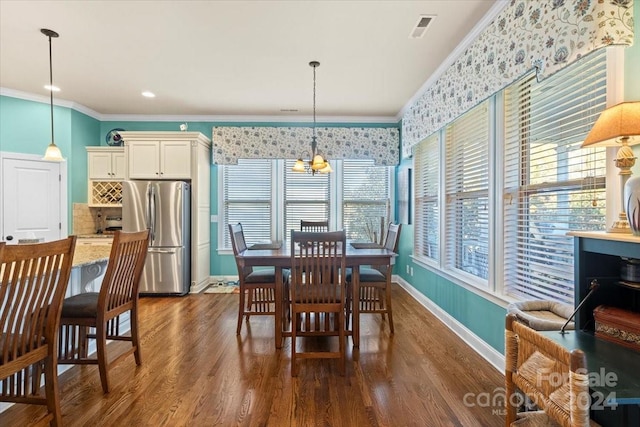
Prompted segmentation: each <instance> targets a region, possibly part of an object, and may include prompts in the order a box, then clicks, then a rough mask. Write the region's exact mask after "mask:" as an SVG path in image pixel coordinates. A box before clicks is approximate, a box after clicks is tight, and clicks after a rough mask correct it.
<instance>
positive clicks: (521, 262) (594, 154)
mask: <svg viewBox="0 0 640 427" xmlns="http://www.w3.org/2000/svg"><path fill="white" fill-rule="evenodd" d="M504 99H505V116H506V117H505V125H506V126H505V127H506V129H505V154H504V156H505V158H504V164H505V167H504V235H505V236H504V266H505V267H504V284H505V293H506V294H509V295H513V296H516V297H519V298H526V299H549V300H555V301H561V302H565V303H569V304H573V290H574V270H573V251H574V247H573V237H568V236H566V232H567V231H569V230H601V229H603V228H604V216H605V206H604V200H605V179H604V177H605V150H604V149H602V148H600V149H593V148H592V149H581V148H580V146H581V144H582V141H583V140H584V138H585V137H586V135H587V133H588V132H589V130H590V129H591V127H592V126H593V124H594V123H595V121H596V119H597V118H598V115H599V114H600V112H601V111H602V110H603V109H604V108H605V104H606V52H605V50H604V49H601V50H598V51H596V52H593V53H592V54H591V55H589V56H587V57H585V58H583V59H582V60H580V61H579V62H576V63H575V64H573V65H571V66H569V67H567V68H566V69H564V70H563V71H562V72H559V73H556V74H555V75H553V76H551V77H549V78H547V79H545V80H544V81H542V82H540V83H537V82H536V80H535V77H534V76H533V75H531V76H528V77H526V78H524V79H523V80H522V81H520V82H517V83H515V84H513V85H512V86H511V87H509V88H508V89H507V90H505V96H504Z"/></svg>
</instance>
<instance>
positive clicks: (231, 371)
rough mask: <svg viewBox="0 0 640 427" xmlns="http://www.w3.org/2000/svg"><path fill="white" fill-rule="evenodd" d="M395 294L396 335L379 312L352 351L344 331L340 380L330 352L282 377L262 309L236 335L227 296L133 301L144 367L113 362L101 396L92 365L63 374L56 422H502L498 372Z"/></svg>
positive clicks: (30, 412) (14, 411) (26, 410)
mask: <svg viewBox="0 0 640 427" xmlns="http://www.w3.org/2000/svg"><path fill="white" fill-rule="evenodd" d="M393 302H394V322H395V330H396V332H395V335H393V336H390V335H389V330H388V327H387V325H386V323H383V321H382V320H381V317H380V316H379V315H373V314H367V315H363V316H362V319H361V324H362V327H361V338H360V350H359V352H358V351H357V350H353V348H352V343H351V339H350V338H349V339H348V345H347V348H348V355H347V356H348V358H347V373H346V375H345V376H344V377H342V376H340V375H339V373H338V366H337V362H336V361H335V360H320V361H319V360H309V361H300V362H299V363H300V370H299V376H298V377H297V378H292V377H291V376H290V367H291V361H290V345H291V344H290V340H289V339H286V341H285V344H284V346H283V349H282V350H281V351H276V350H275V347H274V342H273V319H272V318H270V317H252V318H251V320H250V323H249V324H248V325H247V323H245V324H244V325H243V329H242V334H241V336H240V337H237V336H236V334H235V329H236V327H235V322H236V313H237V304H238V296H237V295H234V294H199V295H188V296H185V297H182V298H164V297H163V298H153V297H148V298H143V299H142V300H141V313H140V320H141V337H142V351H143V353H142V358H143V363H142V366H140V367H136V365H135V362H134V359H133V357H132V356H131V357H130V358H129V360H128V361H126V362H123V363H121V364H119V365H117V366H116V367H115V368H114V369H113V370H111V371H110V379H111V387H112V391H111V392H110V393H109V394H106V395H105V394H103V393H102V389H101V386H100V379H99V376H98V371H97V367H96V366H82V367H80V366H74V367H72V368H71V369H70V370H69V371H67V372H65V373H63V374H62V375H61V376H60V393H61V401H62V420H63V423H64V425H65V426H69V427H72V426H125V425H128V426H345V427H346V426H349V427H351V426H416V427H417V426H420V427H424V426H465V427H466V426H501V425H504V417H503V415H502V408H501V407H500V406H497V407H494V406H491V399H493V398H494V397H495V396H496V395H497V394H499V393H500V392H501V391H502V387H503V386H504V377H503V375H502V374H501V373H500V372H498V371H497V370H495V369H494V368H493V367H492V366H491V365H489V363H487V362H486V361H485V360H484V359H482V358H481V357H480V356H478V355H477V354H476V353H475V352H474V351H473V350H472V349H471V348H469V347H468V346H467V345H466V344H465V343H464V342H463V341H462V340H460V339H459V338H458V337H457V336H456V335H455V334H453V333H452V332H450V331H449V330H448V329H447V328H446V327H445V326H444V325H443V324H442V323H440V321H438V320H437V319H436V318H435V317H434V316H433V315H432V314H431V313H429V312H428V311H427V310H425V309H424V308H423V307H422V306H420V305H419V304H418V303H417V302H416V301H415V300H413V299H412V298H411V297H410V296H409V295H408V294H407V293H406V292H405V291H404V290H403V289H402V288H400V287H399V286H397V285H395V284H394V288H393ZM118 344H120V343H118ZM314 344H315V345H318V344H319V343H314ZM110 345H114V344H110ZM498 405H499V404H498ZM41 411H42V409H41V408H36V407H34V406H28V405H14V406H13V407H11V408H9V409H7V410H6V411H5V412H3V413H1V414H0V425H1V426H4V427H8V426H27V425H30V424H31V423H32V422H33V420H34V419H37V418H38V416H39V415H40V414H42V412H41Z"/></svg>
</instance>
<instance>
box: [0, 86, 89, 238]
mask: <svg viewBox="0 0 640 427" xmlns="http://www.w3.org/2000/svg"><path fill="white" fill-rule="evenodd" d="M53 122H54V138H55V142H56V145H57V146H58V147H60V150H61V151H62V155H63V157H64V158H65V159H66V161H67V184H68V186H67V191H68V194H69V210H68V214H69V217H68V224H69V230H71V229H72V214H73V209H72V203H80V202H86V201H87V152H86V150H85V149H84V147H85V145H96V144H95V142H96V141H98V139H97V136H98V132H99V131H100V122H99V121H98V120H96V119H93V118H91V117H89V116H87V115H85V114H82V113H80V112H78V111H76V110H72V109H70V108H66V107H60V106H55V105H54V107H53ZM50 142H51V108H50V104H48V103H43V102H34V101H27V100H23V99H18V98H12V97H8V96H0V151H6V152H12V153H22V154H37V155H44V152H45V150H46V148H47V145H49V143H50Z"/></svg>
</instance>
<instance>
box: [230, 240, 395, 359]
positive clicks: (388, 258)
mask: <svg viewBox="0 0 640 427" xmlns="http://www.w3.org/2000/svg"><path fill="white" fill-rule="evenodd" d="M355 246H357V247H355ZM374 246H375V245H370V244H369V245H366V244H365V245H359V244H357V243H351V242H347V247H346V251H345V252H346V254H345V258H346V265H347V267H349V268H351V269H352V274H351V277H352V279H351V280H352V286H353V311H352V316H353V319H352V320H353V321H352V322H351V325H352V330H350V331H349V330H348V331H347V335H351V339H352V341H353V346H354V347H359V346H360V267H361V266H365V265H385V264H393V263H394V261H395V256H396V253H395V252H393V251H392V250H389V249H386V248H384V247H374ZM237 258H238V263H239V265H240V266H241V267H274V268H275V276H276V277H275V278H276V289H275V322H274V325H275V346H276V348H277V349H279V348H282V342H283V339H284V338H285V337H290V336H291V331H290V330H289V322H287V319H285V316H283V306H282V304H283V279H282V278H283V270H284V269H288V268H291V247H290V243H289V244H287V242H284V243H283V244H281V245H272V246H271V245H256V246H255V247H254V248H252V247H251V246H250V247H249V248H247V249H245V250H244V251H242V252H240V253H239V254H238V257H237Z"/></svg>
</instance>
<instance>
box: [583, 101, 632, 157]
mask: <svg viewBox="0 0 640 427" xmlns="http://www.w3.org/2000/svg"><path fill="white" fill-rule="evenodd" d="M623 138H624V139H625V140H626V141H625V145H633V144H638V143H640V101H633V102H622V103H620V104H617V105H614V106H613V107H610V108H607V109H606V110H604V111H603V112H602V114H600V117H598V120H597V121H596V124H595V125H593V128H591V131H590V132H589V134H588V135H587V137H586V138H585V140H584V142H583V143H582V147H583V148H584V147H608V146H612V145H619V144H620V143H621V142H622V139H623Z"/></svg>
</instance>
